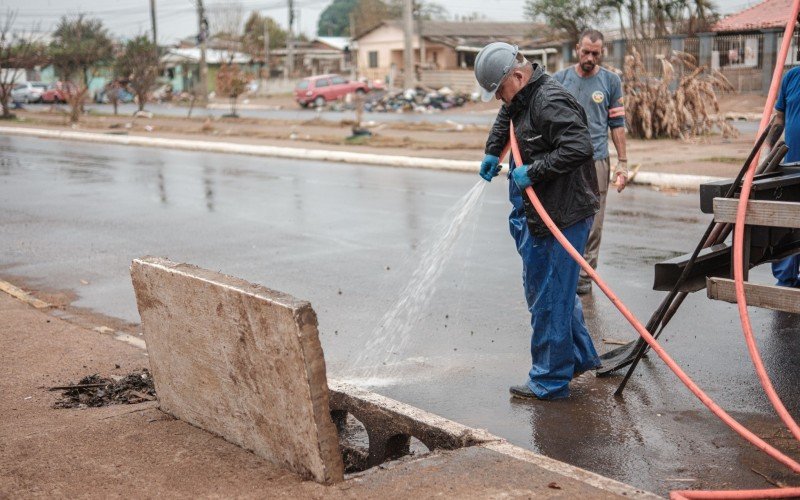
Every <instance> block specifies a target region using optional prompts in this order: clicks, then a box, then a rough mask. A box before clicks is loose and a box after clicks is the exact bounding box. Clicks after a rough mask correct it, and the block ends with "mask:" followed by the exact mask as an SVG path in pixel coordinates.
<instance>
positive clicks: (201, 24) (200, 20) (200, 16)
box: [197, 0, 208, 104]
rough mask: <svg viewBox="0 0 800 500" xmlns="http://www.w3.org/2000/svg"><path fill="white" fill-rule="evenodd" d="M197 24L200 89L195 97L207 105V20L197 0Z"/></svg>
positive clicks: (201, 3) (201, 4)
mask: <svg viewBox="0 0 800 500" xmlns="http://www.w3.org/2000/svg"><path fill="white" fill-rule="evenodd" d="M197 24H198V28H199V31H198V34H197V39H198V41H199V42H200V88H199V90H198V92H199V93H200V95H199V96H197V97H198V98H199V99H200V103H202V104H207V103H208V64H206V39H207V38H208V20H207V19H206V11H205V9H204V8H203V0H197Z"/></svg>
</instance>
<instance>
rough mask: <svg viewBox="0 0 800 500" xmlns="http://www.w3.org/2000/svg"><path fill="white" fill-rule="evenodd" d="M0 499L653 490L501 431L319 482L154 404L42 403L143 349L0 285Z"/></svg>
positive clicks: (139, 356)
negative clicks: (489, 438) (529, 446)
mask: <svg viewBox="0 0 800 500" xmlns="http://www.w3.org/2000/svg"><path fill="white" fill-rule="evenodd" d="M0 318H2V319H0V352H2V355H0V361H1V362H2V364H3V366H4V368H5V370H4V373H5V377H4V378H3V379H2V380H0V394H2V395H3V397H2V398H0V415H2V418H0V442H1V443H2V445H3V446H0V498H19V497H31V496H47V497H53V496H59V497H89V498H93V497H111V496H116V497H122V496H125V497H134V498H137V497H148V498H153V497H161V496H168V497H170V498H173V497H177V498H195V497H247V498H255V497H259V498H263V497H291V498H365V497H368V498H375V497H380V498H401V497H402V498H409V497H432V496H435V495H446V496H447V497H458V498H497V497H533V496H536V497H543V498H619V497H626V498H657V497H655V496H653V495H651V494H649V493H646V492H642V491H640V490H637V489H634V488H632V487H629V486H627V485H624V484H622V483H619V482H616V481H613V480H610V479H607V478H604V477H602V476H599V475H597V474H594V473H591V472H588V471H584V470H582V469H578V468H575V467H572V466H570V465H567V464H564V463H561V462H557V461H555V460H551V459H548V458H546V457H543V456H540V455H536V454H534V453H531V452H528V451H526V450H523V449H520V448H517V447H515V446H512V445H510V444H508V443H506V442H504V441H502V440H498V441H497V442H493V443H490V444H486V445H482V446H473V447H468V448H462V449H460V450H455V451H447V452H436V453H432V454H430V455H426V456H423V457H418V458H413V457H412V458H408V459H404V460H399V461H396V462H390V463H387V464H384V465H383V466H381V467H378V468H375V469H370V470H368V471H366V472H364V473H360V474H356V475H353V476H351V477H349V478H347V479H346V480H345V482H343V483H341V484H338V485H334V486H323V485H320V484H317V483H314V482H310V481H303V480H302V479H300V478H299V477H297V476H295V475H293V474H291V473H289V472H286V471H284V470H282V469H280V468H278V467H277V466H275V465H273V464H270V463H268V462H266V461H264V460H262V459H260V458H258V457H256V456H255V455H253V454H252V453H250V452H247V451H245V450H243V449H241V448H239V447H237V446H235V445H233V444H230V443H228V442H226V441H224V440H223V439H221V438H218V437H216V436H213V435H211V434H209V433H207V432H205V431H202V430H200V429H197V428H195V427H192V426H191V425H189V424H186V423H184V422H182V421H179V420H174V419H172V418H170V417H168V416H167V415H165V414H163V413H161V412H160V411H159V410H158V409H157V408H156V403H154V402H150V403H142V404H137V405H119V406H106V407H102V408H87V409H53V408H52V405H53V403H54V402H55V400H56V399H57V398H58V393H57V392H49V391H48V390H47V388H48V387H52V386H56V385H65V384H68V383H70V382H75V381H77V380H79V379H80V378H82V377H84V376H86V375H90V374H94V373H97V374H100V375H101V376H110V375H124V374H127V373H129V372H131V371H134V370H138V369H141V368H145V367H147V366H148V360H147V354H146V353H145V352H144V351H143V350H142V349H140V348H137V347H135V346H133V345H131V344H129V343H125V342H120V341H118V340H115V339H114V337H113V336H112V335H109V334H104V333H98V332H97V331H93V330H90V329H86V328H83V327H80V326H77V325H76V324H74V323H71V322H66V321H64V320H61V319H58V318H57V317H56V316H55V315H54V314H53V311H50V312H48V311H47V309H45V308H41V309H35V308H34V307H32V306H31V305H29V304H27V303H24V302H22V301H20V300H18V299H16V298H13V297H11V296H10V295H8V294H6V293H3V292H0Z"/></svg>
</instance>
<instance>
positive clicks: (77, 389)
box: [49, 369, 156, 408]
mask: <svg viewBox="0 0 800 500" xmlns="http://www.w3.org/2000/svg"><path fill="white" fill-rule="evenodd" d="M49 390H51V391H63V392H62V394H61V399H59V400H58V401H56V402H55V403H54V404H53V408H87V407H89V408H97V407H100V406H108V405H126V404H136V403H143V402H145V401H155V400H156V390H155V387H154V386H153V377H152V376H151V375H150V372H149V371H148V370H147V369H144V370H142V371H138V372H133V373H130V374H128V375H125V376H113V375H112V376H111V378H103V377H101V376H99V375H97V374H94V375H89V376H88V377H84V378H82V379H81V380H80V381H79V382H78V383H77V384H70V385H65V386H57V387H51V388H50V389H49Z"/></svg>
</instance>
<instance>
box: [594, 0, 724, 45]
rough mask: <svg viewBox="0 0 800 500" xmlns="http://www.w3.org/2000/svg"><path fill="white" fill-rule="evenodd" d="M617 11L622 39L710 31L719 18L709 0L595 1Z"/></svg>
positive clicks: (603, 6)
mask: <svg viewBox="0 0 800 500" xmlns="http://www.w3.org/2000/svg"><path fill="white" fill-rule="evenodd" d="M597 1H598V2H599V4H598V6H599V7H600V8H608V9H611V10H613V11H615V12H616V13H617V16H618V19H619V25H620V32H621V34H622V36H623V38H634V39H642V38H659V37H665V36H668V35H669V34H676V33H681V34H686V35H694V34H696V33H700V32H703V31H710V29H711V26H712V25H713V24H714V23H715V22H716V21H717V20H718V19H719V13H718V12H717V9H716V6H715V5H714V3H713V2H711V1H710V0H597Z"/></svg>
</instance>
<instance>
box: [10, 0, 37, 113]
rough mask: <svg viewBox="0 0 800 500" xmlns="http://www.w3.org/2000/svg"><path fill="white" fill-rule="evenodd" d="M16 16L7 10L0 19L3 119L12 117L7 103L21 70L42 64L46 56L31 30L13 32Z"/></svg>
mask: <svg viewBox="0 0 800 500" xmlns="http://www.w3.org/2000/svg"><path fill="white" fill-rule="evenodd" d="M16 18H17V14H16V12H14V11H11V10H7V11H6V13H5V15H4V17H3V18H2V20H0V105H2V108H3V115H2V118H4V119H10V118H14V114H13V113H11V111H10V110H9V107H8V105H9V100H10V98H11V91H12V90H13V89H14V86H15V85H16V84H17V78H19V76H20V74H21V72H23V71H25V70H26V69H30V68H33V67H34V66H38V65H41V64H43V63H44V62H45V61H46V56H47V54H46V47H45V46H44V45H43V44H42V43H40V42H39V41H38V40H36V38H35V37H34V36H33V34H32V33H31V32H18V33H14V32H13V28H14V22H15V21H16Z"/></svg>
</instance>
